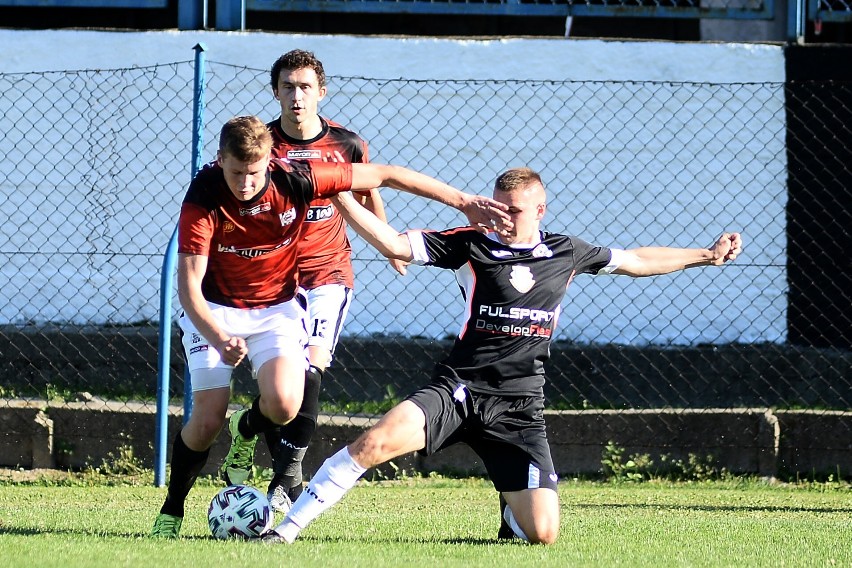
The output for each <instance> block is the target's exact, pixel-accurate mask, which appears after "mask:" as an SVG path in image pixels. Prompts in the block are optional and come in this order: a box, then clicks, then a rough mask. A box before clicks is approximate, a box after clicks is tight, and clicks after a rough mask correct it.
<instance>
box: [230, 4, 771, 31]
mask: <svg viewBox="0 0 852 568" xmlns="http://www.w3.org/2000/svg"><path fill="white" fill-rule="evenodd" d="M773 5H774V2H772V0H767V1H765V2H763V3H762V5H761V7H760V8H759V9H754V8H745V7H743V8H702V7H700V6H695V7H677V6H620V5H588V4H574V5H568V4H559V5H556V4H546V5H540V4H520V3H516V2H511V3H504V4H478V3H477V4H468V3H464V2H457V3H453V2H441V3H433V2H416V1H415V2H381V1H376V0H368V1H364V2H361V1H352V2H348V1H341V0H322V1H317V0H246V7H247V9H249V10H255V11H280V12H318V13H368V14H454V15H480V16H597V17H634V18H655V17H657V18H659V17H663V18H710V19H731V20H771V19H772V18H773V17H774V16H773V14H774V9H773ZM218 27H219V26H218V25H217V28H218ZM220 29H225V28H220Z"/></svg>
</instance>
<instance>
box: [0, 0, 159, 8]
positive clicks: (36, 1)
mask: <svg viewBox="0 0 852 568" xmlns="http://www.w3.org/2000/svg"><path fill="white" fill-rule="evenodd" d="M0 6H31V7H37V8H168V7H169V0H0Z"/></svg>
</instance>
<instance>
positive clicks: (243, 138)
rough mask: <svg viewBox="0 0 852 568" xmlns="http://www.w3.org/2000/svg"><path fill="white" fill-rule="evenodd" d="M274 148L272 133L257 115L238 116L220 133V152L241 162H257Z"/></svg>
mask: <svg viewBox="0 0 852 568" xmlns="http://www.w3.org/2000/svg"><path fill="white" fill-rule="evenodd" d="M271 150H272V134H270V133H269V129H268V128H267V127H266V124H264V123H263V121H262V120H260V119H259V118H258V117H256V116H236V117H234V118H232V119H231V120H229V121H228V122H226V123H225V126H223V127H222V131H221V132H220V133H219V153H220V154H221V155H223V156H224V155H225V154H230V155H231V156H233V157H234V158H236V159H237V160H239V161H241V162H257V161H258V160H262V159H263V158H265V157H266V156H268V155H269V153H270V151H271Z"/></svg>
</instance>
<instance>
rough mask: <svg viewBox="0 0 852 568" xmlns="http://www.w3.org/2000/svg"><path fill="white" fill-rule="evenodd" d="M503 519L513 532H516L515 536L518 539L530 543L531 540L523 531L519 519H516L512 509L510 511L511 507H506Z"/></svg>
mask: <svg viewBox="0 0 852 568" xmlns="http://www.w3.org/2000/svg"><path fill="white" fill-rule="evenodd" d="M503 519H504V520H505V521H506V522H507V523H508V524H509V526H510V527H511V528H512V531H514V533H515V536H517V537H518V538H521V539H523V540H525V541H527V542H529V541H530V539H529V538H527V535H526V534H525V533H524V531H523V529H521V525H519V524H518V521H517V519H515V515H513V514H512V509H510V508H509V507H506V508H505V509H504V510H503Z"/></svg>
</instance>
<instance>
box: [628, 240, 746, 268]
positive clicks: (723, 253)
mask: <svg viewBox="0 0 852 568" xmlns="http://www.w3.org/2000/svg"><path fill="white" fill-rule="evenodd" d="M742 247H743V240H742V236H741V235H740V234H739V233H724V234H722V236H721V237H719V238H718V239H717V240H716V242H715V243H713V244H712V245H711V246H709V247H707V248H695V249H691V248H673V247H640V248H635V249H630V250H626V251H624V253H623V258H622V259H621V262H620V263H619V265H618V268H616V269H615V270H614V271H613V272H614V273H615V274H626V275H627V276H637V277H638V276H655V275H657V274H668V273H669V272H676V271H678V270H685V269H687V268H692V267H695V266H721V265H723V264H725V263H726V262H730V261H732V260H734V259H736V258H737V256H739V254H740V253H741V252H742Z"/></svg>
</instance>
